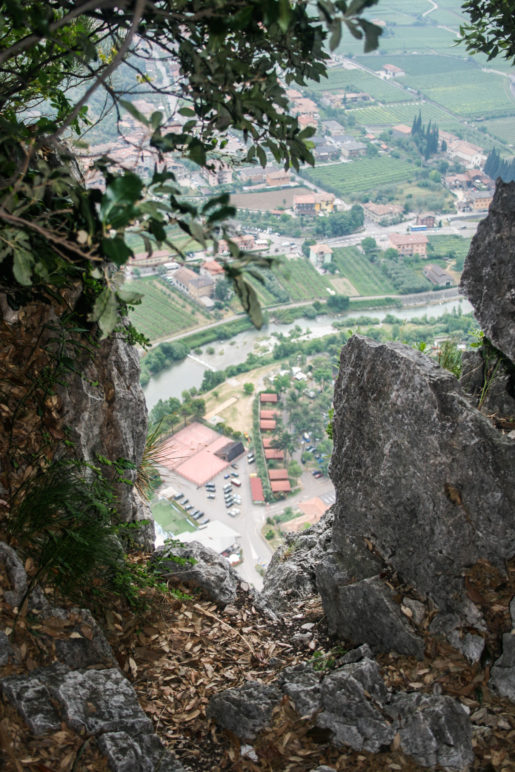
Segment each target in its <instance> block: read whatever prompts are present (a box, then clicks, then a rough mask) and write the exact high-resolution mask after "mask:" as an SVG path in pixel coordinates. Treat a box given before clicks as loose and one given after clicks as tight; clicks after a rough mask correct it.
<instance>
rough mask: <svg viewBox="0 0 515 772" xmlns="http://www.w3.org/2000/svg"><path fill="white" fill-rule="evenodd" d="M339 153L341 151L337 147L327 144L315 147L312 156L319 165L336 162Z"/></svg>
mask: <svg viewBox="0 0 515 772" xmlns="http://www.w3.org/2000/svg"><path fill="white" fill-rule="evenodd" d="M341 153H342V151H341V149H340V148H339V147H337V146H336V145H333V144H332V143H331V144H329V143H328V142H326V143H323V144H320V145H317V146H316V147H315V148H314V149H313V155H314V156H315V159H316V160H317V161H319V162H320V163H325V162H327V161H338V160H339V158H340V156H341Z"/></svg>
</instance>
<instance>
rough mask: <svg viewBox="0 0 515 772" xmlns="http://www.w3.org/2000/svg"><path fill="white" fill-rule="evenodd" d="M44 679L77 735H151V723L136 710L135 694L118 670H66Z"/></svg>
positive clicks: (138, 709)
mask: <svg viewBox="0 0 515 772" xmlns="http://www.w3.org/2000/svg"><path fill="white" fill-rule="evenodd" d="M43 677H44V680H45V681H46V685H47V688H48V690H49V691H50V693H51V694H52V696H53V697H54V698H55V699H56V700H57V701H58V702H59V704H60V705H61V707H62V710H63V713H64V717H65V721H66V723H67V724H68V726H70V727H71V728H72V729H75V731H76V732H85V733H86V734H89V735H95V734H99V733H101V732H113V731H125V732H129V733H131V734H137V733H139V732H152V722H151V721H150V719H149V718H148V717H147V716H146V715H145V713H144V712H143V711H142V709H141V707H140V706H139V703H138V700H137V697H136V692H135V691H134V689H133V688H132V686H131V685H130V683H129V682H128V681H127V679H126V678H125V677H124V676H123V675H122V673H121V672H120V671H119V670H118V669H117V668H109V669H107V670H67V672H62V673H59V674H58V675H50V674H48V675H47V674H43Z"/></svg>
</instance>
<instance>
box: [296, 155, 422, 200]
mask: <svg viewBox="0 0 515 772" xmlns="http://www.w3.org/2000/svg"><path fill="white" fill-rule="evenodd" d="M415 171H416V167H415V166H414V165H413V164H411V163H408V162H407V161H402V160H400V159H397V158H387V157H386V156H380V157H376V158H361V159H358V160H356V161H352V162H350V163H345V164H330V165H327V166H318V167H315V168H314V169H306V170H304V172H303V175H305V176H306V177H307V178H308V179H310V180H311V181H312V182H315V183H316V184H317V185H320V187H322V188H324V190H329V191H331V192H333V193H335V194H336V195H338V196H342V197H345V196H347V195H349V194H350V193H364V192H372V191H373V190H375V189H376V188H377V187H378V186H379V185H391V184H392V183H395V182H406V181H408V180H410V179H411V178H412V177H413V176H414V174H415Z"/></svg>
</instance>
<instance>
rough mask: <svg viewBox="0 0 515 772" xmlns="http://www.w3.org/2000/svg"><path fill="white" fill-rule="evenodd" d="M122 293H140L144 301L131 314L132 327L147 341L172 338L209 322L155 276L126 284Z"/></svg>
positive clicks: (204, 314)
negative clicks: (176, 334) (183, 331)
mask: <svg viewBox="0 0 515 772" xmlns="http://www.w3.org/2000/svg"><path fill="white" fill-rule="evenodd" d="M124 288H125V289H128V290H133V291H134V292H140V293H141V294H142V295H143V300H142V302H141V303H140V305H138V306H136V307H135V308H134V310H133V311H131V312H130V315H129V316H130V320H131V322H132V323H133V324H134V326H135V327H136V328H137V329H138V330H139V331H140V332H142V333H143V334H144V335H146V336H147V338H150V340H156V339H157V338H163V337H164V336H166V335H174V334H175V333H177V332H180V331H181V330H186V329H188V328H189V327H195V326H196V325H197V324H201V323H202V322H204V321H206V320H207V319H208V314H207V313H205V312H203V311H200V310H198V309H197V308H196V306H194V305H193V304H192V303H191V302H190V301H189V300H188V299H187V298H186V297H184V295H181V294H180V293H178V292H175V291H174V290H173V289H171V287H170V286H169V285H168V284H165V283H164V282H163V281H162V280H161V279H158V278H157V277H155V276H149V277H146V278H144V279H136V280H134V281H130V282H127V283H126V284H125V285H124Z"/></svg>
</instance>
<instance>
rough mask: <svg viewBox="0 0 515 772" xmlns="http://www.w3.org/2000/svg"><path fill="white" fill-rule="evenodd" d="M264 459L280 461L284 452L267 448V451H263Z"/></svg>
mask: <svg viewBox="0 0 515 772" xmlns="http://www.w3.org/2000/svg"><path fill="white" fill-rule="evenodd" d="M265 458H267V459H269V460H272V459H273V460H276V461H282V460H283V458H284V451H283V450H279V449H278V448H268V450H265Z"/></svg>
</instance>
